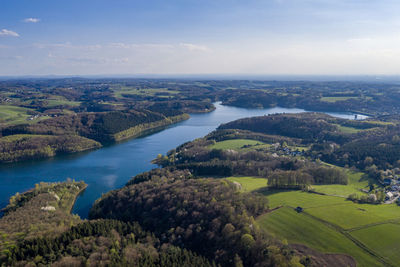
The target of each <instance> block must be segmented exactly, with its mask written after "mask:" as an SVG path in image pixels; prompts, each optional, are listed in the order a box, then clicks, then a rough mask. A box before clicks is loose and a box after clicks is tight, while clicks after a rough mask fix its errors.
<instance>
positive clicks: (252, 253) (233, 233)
mask: <svg viewBox="0 0 400 267" xmlns="http://www.w3.org/2000/svg"><path fill="white" fill-rule="evenodd" d="M159 174H160V175H157V174H155V173H153V174H152V175H147V176H143V175H141V178H138V179H135V180H136V181H135V182H133V183H129V184H130V185H128V186H125V187H124V188H122V189H119V190H115V191H111V192H109V193H108V194H106V195H105V196H103V197H102V198H101V199H100V200H99V201H97V202H96V203H95V205H94V206H93V208H92V210H91V211H90V218H91V219H95V218H109V219H117V220H122V221H125V222H132V221H138V222H139V224H140V225H141V226H142V227H143V228H144V229H146V230H149V231H153V232H154V233H155V235H156V236H157V237H158V238H160V240H161V241H162V242H168V243H171V244H173V245H176V246H179V247H185V248H187V249H190V250H192V251H194V252H196V253H199V254H200V255H203V256H205V257H207V258H208V259H209V260H212V261H215V262H216V263H217V264H221V265H222V266H242V264H243V266H295V265H296V264H300V260H301V259H300V258H296V257H293V255H292V254H291V252H290V250H288V248H286V247H284V246H282V245H280V244H279V243H277V242H275V241H274V240H273V239H272V238H270V237H268V236H267V235H266V234H265V233H264V232H262V231H260V230H259V228H258V227H257V225H256V223H255V221H254V217H255V216H258V215H260V214H262V213H264V212H266V211H267V210H268V206H267V200H266V198H265V197H262V196H257V195H253V194H244V193H240V192H238V191H237V187H236V186H235V185H234V184H233V183H230V182H228V181H226V180H218V179H186V178H185V175H184V174H183V173H182V172H178V173H176V175H174V174H173V176H174V177H175V179H172V180H171V179H169V178H167V177H166V176H165V175H163V174H165V172H164V173H162V172H161V173H159ZM187 174H188V173H187ZM157 176H158V177H157ZM163 176H164V177H163ZM180 176H182V178H178V177H180ZM150 177H152V178H150ZM148 178H150V180H149V179H148ZM139 180H142V182H139Z"/></svg>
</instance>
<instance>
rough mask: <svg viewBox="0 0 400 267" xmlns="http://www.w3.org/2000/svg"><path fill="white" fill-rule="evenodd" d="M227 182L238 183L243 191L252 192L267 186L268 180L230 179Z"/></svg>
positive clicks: (250, 178) (251, 178) (256, 178)
mask: <svg viewBox="0 0 400 267" xmlns="http://www.w3.org/2000/svg"><path fill="white" fill-rule="evenodd" d="M226 179H227V180H229V181H231V182H237V183H239V184H241V185H242V190H243V191H245V192H251V191H254V190H257V189H260V188H263V187H266V186H267V183H268V180H267V179H265V178H258V177H228V178H226Z"/></svg>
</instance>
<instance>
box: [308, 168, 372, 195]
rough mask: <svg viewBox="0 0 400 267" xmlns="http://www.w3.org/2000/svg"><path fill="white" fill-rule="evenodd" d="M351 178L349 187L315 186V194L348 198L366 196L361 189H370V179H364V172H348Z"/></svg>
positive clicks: (333, 185) (336, 185) (335, 185)
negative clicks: (351, 195) (350, 196)
mask: <svg viewBox="0 0 400 267" xmlns="http://www.w3.org/2000/svg"><path fill="white" fill-rule="evenodd" d="M346 173H347V176H348V177H349V183H348V184H347V185H339V184H332V185H313V186H312V187H313V190H314V191H315V192H319V193H323V194H326V195H332V196H340V197H345V198H347V197H348V196H349V195H350V194H357V195H360V196H361V195H365V193H364V192H362V191H361V189H369V184H368V183H369V178H367V177H364V176H365V174H364V173H362V172H353V171H346Z"/></svg>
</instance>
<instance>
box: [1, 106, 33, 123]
mask: <svg viewBox="0 0 400 267" xmlns="http://www.w3.org/2000/svg"><path fill="white" fill-rule="evenodd" d="M29 111H32V110H30V109H28V108H22V107H17V106H9V105H0V124H2V123H6V124H18V123H26V122H27V121H26V119H27V118H29V117H30V116H29V114H28V112H29Z"/></svg>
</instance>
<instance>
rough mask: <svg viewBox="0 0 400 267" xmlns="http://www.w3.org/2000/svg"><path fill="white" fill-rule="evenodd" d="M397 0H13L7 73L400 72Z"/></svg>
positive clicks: (6, 30)
mask: <svg viewBox="0 0 400 267" xmlns="http://www.w3.org/2000/svg"><path fill="white" fill-rule="evenodd" d="M399 10H400V2H399V1H394V0H382V1H373V0H347V1H346V0H302V1H298V0H264V1H263V0H248V1H238V0H203V1H199V0H197V1H194V0H169V1H165V0H148V1H138V0H119V1H111V0H86V1H77V0H70V1H54V0H52V1H50V0H3V1H2V3H1V8H0V76H8V75H9V76H11V75H49V74H54V75H101V74H109V75H115V74H235V73H237V74H255V75H261V74H269V75H279V74H291V75H359V74H364V75H375V74H379V75H398V74H399V73H400V72H399V69H400V49H399V47H400V27H399V26H400V17H399V16H398V12H399Z"/></svg>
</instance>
